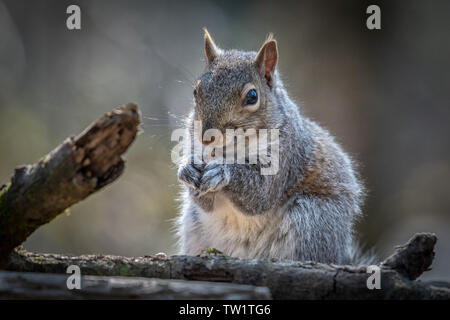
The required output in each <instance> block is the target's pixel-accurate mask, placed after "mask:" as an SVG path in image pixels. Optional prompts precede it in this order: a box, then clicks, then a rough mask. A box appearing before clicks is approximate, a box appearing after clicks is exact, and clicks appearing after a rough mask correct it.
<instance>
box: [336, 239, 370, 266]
mask: <svg viewBox="0 0 450 320" xmlns="http://www.w3.org/2000/svg"><path fill="white" fill-rule="evenodd" d="M376 261H377V256H376V254H375V250H374V248H373V247H372V248H370V249H368V250H363V249H362V247H361V245H359V244H358V243H354V244H353V245H352V246H350V248H349V249H348V251H347V257H346V258H345V259H344V261H343V264H348V265H372V264H376Z"/></svg>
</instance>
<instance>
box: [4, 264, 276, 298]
mask: <svg viewBox="0 0 450 320" xmlns="http://www.w3.org/2000/svg"><path fill="white" fill-rule="evenodd" d="M69 276H70V275H62V274H53V273H51V274H48V273H30V272H9V271H0V299H158V300H160V299H171V300H172V299H201V300H206V299H220V300H224V299H251V300H253V299H270V298H271V297H270V292H269V290H268V289H267V288H264V287H255V286H250V285H242V284H231V283H217V282H205V281H184V280H163V279H149V278H136V277H101V276H81V281H80V289H76V288H73V289H71V290H69V289H68V287H67V280H68V277H69Z"/></svg>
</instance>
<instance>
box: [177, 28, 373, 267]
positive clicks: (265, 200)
mask: <svg viewBox="0 0 450 320" xmlns="http://www.w3.org/2000/svg"><path fill="white" fill-rule="evenodd" d="M205 56H206V61H207V65H206V70H205V71H204V73H203V74H202V75H201V76H200V78H199V80H198V81H197V84H196V87H195V90H194V104H195V106H194V108H193V110H192V112H191V114H190V116H189V118H188V121H187V123H188V125H189V130H190V132H192V131H193V127H194V121H195V120H200V121H201V122H202V132H201V134H203V133H204V132H205V131H206V130H208V129H212V128H215V129H217V130H219V131H221V132H223V131H225V130H226V129H230V128H231V129H243V130H247V129H278V130H279V164H278V165H279V169H278V171H277V173H276V174H274V175H262V174H261V172H260V169H261V167H262V164H261V163H259V162H258V163H256V164H250V163H244V164H239V163H233V164H229V163H217V162H215V161H208V160H207V161H205V162H204V163H202V164H200V165H199V164H194V163H192V161H191V160H192V155H191V156H189V157H187V159H186V160H185V162H184V163H182V164H181V165H180V166H179V170H178V178H179V180H180V181H182V182H184V184H185V185H184V189H183V194H182V197H181V202H182V205H181V214H180V217H179V219H178V235H179V238H180V244H181V253H183V254H188V255H198V254H200V253H201V252H202V251H203V250H204V249H205V248H216V249H218V250H220V251H222V252H223V253H224V254H227V255H230V256H235V257H242V258H277V259H292V260H312V261H318V262H326V263H349V262H353V261H354V259H355V257H354V253H355V252H356V251H357V250H355V249H356V247H355V244H354V240H353V233H354V232H353V225H354V222H355V220H356V219H357V218H358V217H359V216H361V210H360V205H361V203H362V199H363V195H364V189H363V186H362V184H361V183H360V181H359V179H358V177H357V175H356V173H355V171H354V164H353V162H352V160H351V159H350V157H349V156H348V155H347V154H346V153H345V152H344V151H343V150H342V149H341V147H340V146H339V145H338V144H337V143H336V142H335V141H334V139H333V137H332V136H331V135H330V134H329V133H328V132H327V131H326V130H324V129H323V128H321V127H320V126H319V125H317V124H316V123H314V122H313V121H311V120H309V119H307V118H306V117H305V116H303V115H302V114H301V113H300V111H299V108H298V106H297V105H296V104H295V103H294V102H293V101H292V100H291V99H290V98H289V96H288V94H287V92H286V90H285V88H284V86H283V83H282V81H281V79H280V77H279V74H278V70H277V64H278V58H279V54H278V47H277V43H276V41H275V40H274V39H273V37H272V36H270V37H269V38H268V39H267V40H266V41H265V42H264V44H263V45H262V47H261V49H260V50H259V51H258V52H244V51H238V50H222V49H219V48H218V47H217V45H216V44H215V43H214V41H213V40H212V38H211V36H210V35H209V33H208V32H207V31H206V30H205ZM248 90H254V91H252V92H251V94H250V98H251V99H249V98H248V96H249V95H248ZM246 97H247V98H246ZM256 97H257V98H256ZM249 102H250V104H251V105H249ZM191 139H202V137H198V136H194V135H191ZM204 143H205V142H204ZM205 144H207V143H205ZM356 259H357V258H356Z"/></svg>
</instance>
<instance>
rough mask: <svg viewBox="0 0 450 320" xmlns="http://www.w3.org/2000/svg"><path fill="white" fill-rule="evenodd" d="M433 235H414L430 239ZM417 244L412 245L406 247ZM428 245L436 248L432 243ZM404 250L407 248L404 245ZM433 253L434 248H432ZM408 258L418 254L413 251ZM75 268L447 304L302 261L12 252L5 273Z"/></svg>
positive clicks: (390, 276) (391, 281)
mask: <svg viewBox="0 0 450 320" xmlns="http://www.w3.org/2000/svg"><path fill="white" fill-rule="evenodd" d="M433 237H435V236H434V235H432V234H418V235H416V236H415V238H419V239H428V238H433ZM411 243H415V241H412V242H411V241H410V242H409V244H411ZM429 244H430V245H431V246H432V247H434V243H433V242H429ZM406 246H407V247H408V244H407V245H406ZM431 250H432V249H431ZM409 252H410V254H412V255H415V254H416V253H417V252H416V251H414V250H413V249H412V248H411V250H409ZM69 265H78V266H79V267H80V268H81V272H82V274H85V275H101V276H132V277H149V278H163V279H182V280H197V281H198V280H200V281H217V282H231V283H237V284H249V285H254V286H262V287H267V288H269V290H270V293H271V295H272V297H273V298H274V299H450V289H449V285H448V284H447V283H434V284H427V283H423V282H421V281H412V280H410V279H408V278H407V277H405V276H404V275H403V274H402V273H399V272H398V271H397V270H395V269H392V268H390V267H387V266H383V264H381V289H379V290H378V289H373V290H369V289H368V287H367V279H368V277H369V276H370V274H369V273H367V266H339V265H326V264H322V263H313V262H300V261H275V260H267V259H262V260H255V259H236V258H229V257H227V256H223V255H202V256H197V257H192V256H172V257H170V258H167V257H165V256H158V255H157V256H145V257H136V258H127V257H119V256H110V255H82V256H69V255H57V254H36V253H30V252H27V251H24V250H17V251H15V252H14V253H13V254H12V255H11V256H10V259H9V264H8V269H9V270H15V271H35V272H50V273H65V272H66V269H67V267H68V266H69Z"/></svg>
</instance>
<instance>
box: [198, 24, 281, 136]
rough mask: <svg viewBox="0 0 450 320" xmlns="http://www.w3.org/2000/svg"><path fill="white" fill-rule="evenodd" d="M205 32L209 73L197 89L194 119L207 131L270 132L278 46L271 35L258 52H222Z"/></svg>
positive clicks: (203, 76) (203, 75)
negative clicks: (262, 129)
mask: <svg viewBox="0 0 450 320" xmlns="http://www.w3.org/2000/svg"><path fill="white" fill-rule="evenodd" d="M204 31H205V38H204V39H205V57H206V69H205V71H204V73H203V74H202V75H201V76H200V78H199V79H198V80H197V82H196V84H195V88H194V102H195V110H194V119H195V120H199V121H202V127H203V128H202V129H203V130H202V134H203V132H204V131H206V130H208V129H218V130H220V131H222V132H224V131H225V129H237V128H242V129H244V130H246V129H249V128H254V129H259V128H267V125H268V123H270V118H271V113H273V112H274V103H273V101H274V94H275V93H274V91H275V90H274V88H275V87H276V84H277V72H276V65H277V61H278V48H277V42H276V40H275V39H273V36H272V35H271V34H270V35H269V37H268V38H267V39H266V41H265V42H264V43H263V45H262V47H261V48H260V50H259V51H258V52H244V51H239V50H222V49H220V48H219V47H218V46H217V45H216V44H215V43H214V41H213V39H212V38H211V36H210V34H209V33H208V31H207V30H206V29H204Z"/></svg>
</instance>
